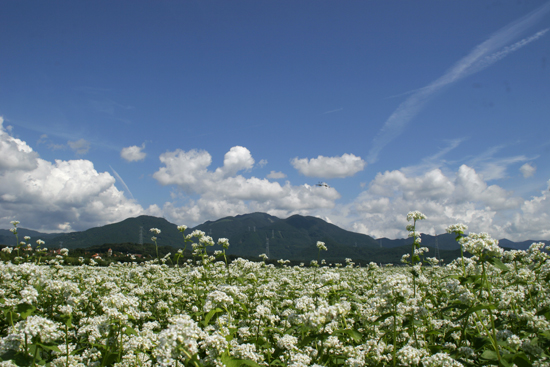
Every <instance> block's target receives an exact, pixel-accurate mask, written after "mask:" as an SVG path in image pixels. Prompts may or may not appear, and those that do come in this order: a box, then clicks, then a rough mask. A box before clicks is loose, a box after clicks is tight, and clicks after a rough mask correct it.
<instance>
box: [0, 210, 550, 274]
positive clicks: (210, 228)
mask: <svg viewBox="0 0 550 367" xmlns="http://www.w3.org/2000/svg"><path fill="white" fill-rule="evenodd" d="M151 228H158V229H160V230H161V233H160V235H157V236H156V237H157V238H158V240H157V243H158V245H159V246H171V247H175V248H183V247H184V245H185V242H184V240H183V235H182V233H181V232H179V231H178V229H177V226H176V225H175V224H173V223H170V222H168V221H167V220H166V219H164V218H158V217H152V216H147V215H142V216H139V217H136V218H128V219H125V220H123V221H121V222H118V223H113V224H108V225H105V226H101V227H96V228H90V229H88V230H86V231H82V232H71V233H53V234H52V233H49V234H44V233H40V232H36V231H31V230H27V229H24V228H19V229H18V235H19V239H20V240H22V239H23V236H30V237H31V238H32V239H31V243H33V244H34V243H35V241H36V240H37V239H42V240H44V241H46V245H45V246H46V247H50V248H53V247H55V248H57V247H66V248H69V249H74V248H88V247H91V246H96V247H97V246H102V245H104V244H122V243H134V244H138V243H140V242H141V241H140V233H141V236H142V238H141V240H142V242H143V243H145V244H147V243H149V244H151V243H152V241H151V237H152V233H151V232H150V231H149V230H150V229H151ZM195 229H197V230H201V231H203V232H205V233H206V234H207V235H209V236H211V237H212V238H213V239H214V241H217V239H218V238H222V237H224V238H227V239H229V243H230V246H229V249H228V250H227V254H228V255H234V256H243V257H258V256H259V255H260V254H263V253H266V254H267V253H268V252H269V254H268V255H269V258H270V259H288V260H293V261H303V262H309V261H311V260H316V259H317V257H318V256H319V257H320V259H325V260H326V261H327V262H343V261H344V259H345V258H351V259H353V260H354V261H355V262H356V263H359V262H360V263H363V264H365V263H368V262H370V261H373V262H382V263H396V264H398V263H399V262H400V259H401V256H402V255H403V254H404V253H409V252H410V246H411V243H412V239H411V238H405V239H394V240H392V239H388V238H380V239H377V240H375V239H373V238H372V237H370V236H367V235H364V234H360V233H355V232H350V231H347V230H344V229H342V228H339V227H337V226H335V225H333V224H330V223H327V222H325V221H324V220H322V219H319V218H316V217H309V216H301V215H293V216H291V217H289V218H286V219H280V218H277V217H275V216H272V215H269V214H266V213H250V214H243V215H237V216H234V217H232V216H230V217H225V218H221V219H218V220H216V221H207V222H205V223H203V224H200V225H198V226H196V227H194V228H189V229H187V230H186V231H185V235H187V234H190V233H191V232H192V231H193V230H195ZM317 241H322V242H324V243H325V244H326V246H327V248H328V251H322V252H321V254H320V255H319V251H318V249H317V247H316V244H317ZM436 241H437V245H438V247H439V250H440V255H441V258H443V259H445V260H447V261H450V260H452V259H454V258H456V257H458V256H460V251H459V246H458V244H457V242H456V241H455V236H454V235H452V234H442V235H438V236H431V235H426V234H423V235H422V245H423V246H426V247H428V248H430V252H429V254H428V255H427V256H435V246H436ZM533 242H534V241H524V242H517V243H516V242H512V241H509V240H506V239H504V240H501V241H500V245H501V246H502V247H506V248H516V249H526V248H528V247H529V246H530V245H531V243H533ZM543 242H546V243H550V241H543ZM0 244H7V245H12V246H13V245H14V244H15V236H14V235H13V234H12V233H11V232H10V231H9V230H0ZM188 248H190V246H188ZM136 249H137V246H136ZM218 249H221V247H220V246H214V247H213V248H212V249H211V250H218Z"/></svg>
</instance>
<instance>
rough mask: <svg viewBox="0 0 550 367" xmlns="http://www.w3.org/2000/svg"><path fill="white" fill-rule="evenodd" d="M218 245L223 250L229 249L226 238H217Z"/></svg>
mask: <svg viewBox="0 0 550 367" xmlns="http://www.w3.org/2000/svg"><path fill="white" fill-rule="evenodd" d="M218 245H222V246H223V248H225V249H227V248H229V240H228V239H227V238H218Z"/></svg>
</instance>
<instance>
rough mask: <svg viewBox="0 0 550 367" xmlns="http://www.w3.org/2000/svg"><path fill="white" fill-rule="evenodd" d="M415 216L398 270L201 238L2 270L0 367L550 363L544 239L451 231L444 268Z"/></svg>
mask: <svg viewBox="0 0 550 367" xmlns="http://www.w3.org/2000/svg"><path fill="white" fill-rule="evenodd" d="M424 218H425V217H423V216H422V215H421V213H418V212H412V213H409V216H408V219H409V220H410V221H412V222H413V224H412V225H410V226H409V227H408V229H409V231H410V232H411V237H413V238H414V241H413V245H412V249H411V254H409V256H408V257H406V256H404V259H403V261H404V262H405V263H406V264H405V266H399V267H397V266H395V267H392V266H379V265H377V264H374V263H371V264H370V265H369V266H367V267H359V266H355V264H354V263H353V262H352V261H351V260H347V262H346V263H345V264H343V265H340V264H336V265H331V266H328V265H319V263H318V262H313V266H289V265H287V264H286V263H285V262H284V261H280V262H279V266H274V265H268V264H266V263H264V262H251V261H247V260H243V259H238V260H236V261H233V262H231V263H228V262H227V261H216V259H222V260H223V259H224V258H225V257H224V256H223V255H224V253H221V254H219V255H220V256H218V257H215V256H212V255H209V254H207V253H206V247H207V246H208V245H210V244H212V241H211V239H210V238H208V236H205V235H204V234H201V233H198V232H197V233H193V234H191V235H188V236H186V237H185V238H186V241H190V242H193V241H195V242H196V243H195V244H194V245H193V246H192V247H193V249H194V255H195V259H194V260H188V261H186V262H184V263H183V264H182V261H181V260H180V258H179V257H178V254H176V256H175V257H174V258H173V259H171V261H168V263H169V264H170V265H167V264H165V263H163V261H162V260H166V259H162V260H161V259H157V260H155V261H151V262H148V263H142V264H136V263H127V264H113V265H111V266H109V267H98V266H93V263H92V265H90V264H83V265H81V266H62V265H61V264H60V263H61V262H62V260H61V259H60V260H57V261H53V262H49V263H48V264H43V263H40V261H39V260H38V259H37V258H36V257H35V258H33V260H32V261H28V262H25V261H21V262H11V261H4V262H1V264H0V308H1V313H2V315H3V316H2V317H1V318H0V337H1V339H0V361H2V362H0V366H16V365H17V366H33V365H49V366H258V365H259V366H423V367H432V366H483V365H499V366H514V365H515V366H519V367H523V366H550V352H549V350H550V261H549V255H548V254H547V252H546V251H545V250H544V248H543V247H544V244H542V243H535V244H533V245H532V246H531V248H530V249H529V250H527V251H520V250H513V251H503V250H502V249H501V248H500V247H498V244H497V243H496V241H494V240H492V239H491V238H490V237H488V236H487V235H485V234H470V235H469V236H465V235H464V234H463V231H464V230H465V228H464V226H452V227H449V232H454V233H456V234H457V235H458V237H457V239H458V240H459V242H460V243H461V244H462V248H463V249H464V251H468V252H469V254H470V255H473V256H472V257H469V258H466V257H461V258H458V259H456V260H454V261H453V262H452V263H450V264H448V265H445V266H440V265H437V262H436V261H434V260H433V259H431V260H430V261H428V262H425V261H424V259H423V258H422V257H423V253H424V252H425V249H424V248H421V247H420V246H419V244H420V238H419V235H418V233H417V232H416V231H415V229H416V222H417V220H420V219H424ZM181 230H182V232H183V231H184V230H185V228H182V229H181ZM15 232H16V231H15ZM221 240H223V241H222V243H223V245H224V247H225V248H227V247H226V246H229V243H228V242H227V240H225V239H221ZM321 244H322V243H318V245H317V247H318V249H319V253H320V251H321V250H322V249H323V247H324V244H322V245H321ZM324 248H325V249H326V247H324ZM315 255H317V254H316V253H314V254H312V257H313V256H315ZM178 260H179V261H178Z"/></svg>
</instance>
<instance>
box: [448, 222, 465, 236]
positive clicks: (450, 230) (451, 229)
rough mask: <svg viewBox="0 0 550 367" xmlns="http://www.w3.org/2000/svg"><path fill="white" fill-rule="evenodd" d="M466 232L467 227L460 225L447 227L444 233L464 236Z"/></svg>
mask: <svg viewBox="0 0 550 367" xmlns="http://www.w3.org/2000/svg"><path fill="white" fill-rule="evenodd" d="M467 230H468V226H467V225H465V224H462V223H458V224H453V225H450V226H448V227H447V228H446V229H445V231H446V232H447V233H455V234H464V232H466V231H467Z"/></svg>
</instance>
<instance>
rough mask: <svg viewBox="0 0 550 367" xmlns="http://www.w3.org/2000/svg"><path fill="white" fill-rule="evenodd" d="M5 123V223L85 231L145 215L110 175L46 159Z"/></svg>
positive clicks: (0, 146) (0, 200)
mask: <svg viewBox="0 0 550 367" xmlns="http://www.w3.org/2000/svg"><path fill="white" fill-rule="evenodd" d="M1 123H2V121H1V120H0V181H1V182H2V185H0V220H1V221H2V222H6V221H7V222H9V221H11V220H14V219H15V220H19V221H20V222H21V225H22V226H24V227H25V226H26V227H27V228H32V229H36V230H41V231H54V232H55V231H70V230H84V229H88V228H90V227H93V226H98V225H103V224H106V223H112V222H116V221H120V220H123V219H125V218H128V217H131V216H136V215H139V214H142V213H143V209H142V207H141V206H140V205H138V204H136V203H134V202H133V201H130V200H129V199H127V198H126V197H125V196H124V194H123V192H121V191H119V190H118V189H117V188H116V187H115V185H114V183H115V178H114V177H113V176H111V175H110V174H109V173H107V172H97V171H96V170H95V168H94V165H93V163H92V162H90V161H88V160H83V159H77V160H69V161H63V160H56V161H55V162H49V161H46V160H44V159H41V158H40V157H39V156H38V154H37V153H36V152H34V151H33V150H32V149H31V148H30V147H29V146H28V145H27V144H26V143H25V142H23V141H21V140H18V139H14V138H13V137H12V136H10V135H9V134H8V133H7V132H6V131H5V130H4V129H3V128H2V126H1Z"/></svg>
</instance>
